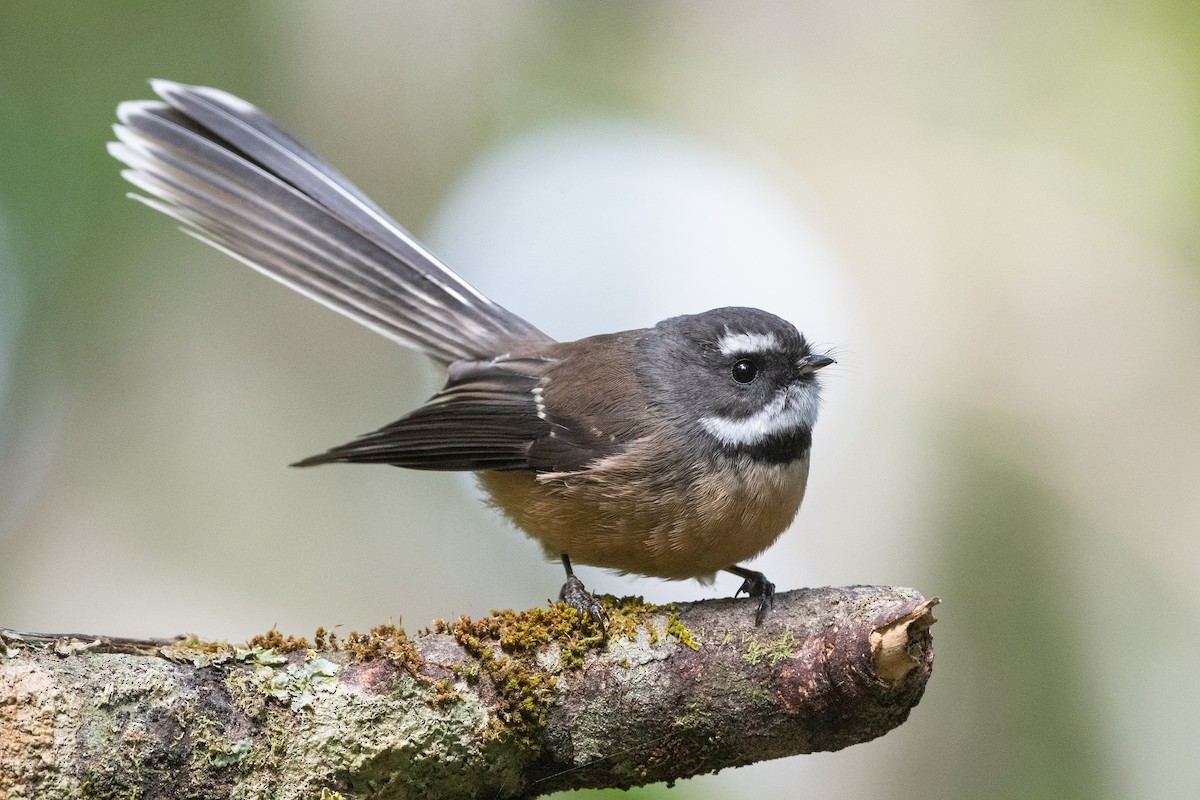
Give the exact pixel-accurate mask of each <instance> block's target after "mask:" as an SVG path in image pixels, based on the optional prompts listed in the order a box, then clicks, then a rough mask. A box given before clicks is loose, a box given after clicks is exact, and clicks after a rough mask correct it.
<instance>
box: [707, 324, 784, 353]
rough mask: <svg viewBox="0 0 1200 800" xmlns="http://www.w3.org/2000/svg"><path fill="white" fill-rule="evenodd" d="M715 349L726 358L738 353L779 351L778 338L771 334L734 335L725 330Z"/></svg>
mask: <svg viewBox="0 0 1200 800" xmlns="http://www.w3.org/2000/svg"><path fill="white" fill-rule="evenodd" d="M717 348H718V349H719V350H720V351H721V352H722V353H723V354H724V355H727V356H733V355H737V354H739V353H768V352H770V351H772V350H779V349H781V348H780V346H779V338H778V337H777V336H776V335H775V334H773V333H734V332H732V331H729V330H726V331H725V335H724V336H722V337H721V338H720V340H719V341H718V342H717Z"/></svg>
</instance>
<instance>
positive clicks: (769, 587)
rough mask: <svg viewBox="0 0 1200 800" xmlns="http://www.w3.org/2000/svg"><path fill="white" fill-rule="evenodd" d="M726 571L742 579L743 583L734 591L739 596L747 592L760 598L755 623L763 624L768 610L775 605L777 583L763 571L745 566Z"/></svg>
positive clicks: (735, 595)
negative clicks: (770, 579) (768, 578)
mask: <svg viewBox="0 0 1200 800" xmlns="http://www.w3.org/2000/svg"><path fill="white" fill-rule="evenodd" d="M726 572H732V573H733V574H734V575H737V576H738V577H740V578H741V579H742V585H741V586H739V587H738V589H737V591H736V592H734V593H733V596H734V597H737V596H738V595H739V594H741V593H742V592H745V593H746V595H747V596H748V597H757V598H758V610H757V611H756V612H755V614H754V624H755V625H762V624H763V620H764V619H766V618H767V611H768V610H770V609H771V607H772V606H774V605H775V584H773V583H771V582H770V581H769V580H767V576H766V575H763V574H762V573H761V572H755V571H754V570H752V569H745V568H744V567H730V568H729V569H727V570H726Z"/></svg>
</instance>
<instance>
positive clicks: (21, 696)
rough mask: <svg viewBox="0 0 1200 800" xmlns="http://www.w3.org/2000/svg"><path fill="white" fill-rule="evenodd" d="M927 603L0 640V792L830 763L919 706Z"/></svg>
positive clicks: (348, 783)
mask: <svg viewBox="0 0 1200 800" xmlns="http://www.w3.org/2000/svg"><path fill="white" fill-rule="evenodd" d="M936 603H937V600H936V599H933V600H928V601H927V600H925V599H924V598H922V597H921V595H920V594H918V593H917V592H915V591H913V590H911V589H896V588H890V587H874V586H855V587H844V588H826V589H808V590H802V591H795V592H787V593H784V594H781V595H779V596H778V598H777V599H776V603H775V608H774V609H773V611H772V612H771V614H770V615H769V617H768V619H767V621H766V623H765V624H764V625H762V626H761V627H757V628H756V627H755V626H754V625H753V621H752V620H753V612H752V609H751V605H752V604H751V603H748V602H747V601H734V600H724V601H710V602H703V603H693V604H686V605H680V606H679V607H678V609H677V610H676V609H675V608H674V607H654V606H649V605H646V604H643V603H641V601H640V600H625V601H613V600H611V599H610V600H609V601H608V602H607V603H606V615H607V617H608V639H607V640H602V639H601V638H600V636H599V635H598V631H597V629H596V628H595V627H594V626H593V625H592V624H591V623H585V624H580V622H579V621H578V619H577V617H576V615H575V612H574V611H572V610H569V609H566V608H565V607H563V606H553V607H551V608H547V609H533V610H530V611H526V612H522V613H520V614H516V613H513V612H498V613H494V614H493V616H491V617H486V618H484V619H480V620H470V619H467V618H461V619H459V620H458V621H456V622H453V623H445V622H437V623H435V624H434V626H433V627H432V629H430V630H426V631H422V632H420V633H419V634H416V635H413V636H411V637H410V636H408V635H407V634H405V632H404V631H402V630H400V629H399V628H396V627H394V626H391V625H385V626H380V627H379V628H376V629H375V630H373V631H372V632H371V633H369V634H361V635H360V634H351V635H349V636H347V637H343V638H340V639H339V638H337V637H334V636H332V635H330V634H328V633H326V632H324V631H318V634H317V636H316V637H315V638H314V640H313V641H312V642H309V641H305V640H302V639H294V638H291V637H283V636H281V635H279V634H278V633H275V632H272V633H270V634H268V635H266V636H263V637H257V638H256V639H255V640H252V641H251V642H250V643H248V644H247V645H246V646H244V647H235V646H231V645H227V644H223V643H212V642H203V641H200V640H198V639H195V638H184V639H176V640H170V641H166V640H162V641H154V640H136V639H122V638H115V637H105V636H80V635H46V634H28V633H19V632H15V631H9V630H5V629H0V793H3V794H5V796H10V797H38V798H45V799H46V800H55V798H67V797H72V798H75V797H91V798H108V797H114V798H115V797H137V798H144V799H145V800H150V799H151V798H172V800H173V799H174V798H180V797H189V798H218V797H220V798H229V797H235V798H237V797H244V798H257V797H275V798H338V797H341V798H345V800H350V799H351V798H355V799H356V800H365V799H366V798H404V797H431V798H441V797H469V796H478V797H496V798H501V797H534V796H537V795H540V794H544V793H547V792H550V791H554V790H559V789H568V788H582V787H605V786H620V787H629V786H636V785H641V784H645V783H650V782H655V781H673V780H675V779H678V778H684V777H688V776H690V775H696V774H699V773H704V772H713V771H715V770H719V769H723V768H725V767H731V766H738V765H742V764H749V763H751V762H755V761H762V760H766V759H771V758H779V757H782V756H787V755H794V754H797V753H809V752H814V751H819V750H837V749H840V748H843V747H847V746H848V745H851V744H855V743H858V742H865V741H868V740H870V739H874V738H875V737H877V736H880V735H882V734H884V733H886V732H887V731H889V730H891V729H892V728H894V727H895V726H897V725H899V724H900V723H902V722H903V721H904V720H905V719H906V718H907V717H908V713H909V711H910V710H911V709H912V707H913V706H914V705H916V703H917V701H918V700H920V698H921V694H922V692H923V691H924V688H925V683H926V681H927V679H928V677H929V674H930V670H931V668H932V664H933V649H932V642H931V638H930V635H929V626H930V625H931V624H932V623H933V621H934V619H933V616H932V614H931V613H930V609H931V608H932V606H933V605H935V604H936Z"/></svg>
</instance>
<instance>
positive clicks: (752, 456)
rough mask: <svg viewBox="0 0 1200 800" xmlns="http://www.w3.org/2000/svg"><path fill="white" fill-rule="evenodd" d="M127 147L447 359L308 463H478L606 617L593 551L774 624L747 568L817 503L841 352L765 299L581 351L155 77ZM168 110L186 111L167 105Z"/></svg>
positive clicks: (251, 235)
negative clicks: (388, 419)
mask: <svg viewBox="0 0 1200 800" xmlns="http://www.w3.org/2000/svg"><path fill="white" fill-rule="evenodd" d="M151 85H152V87H153V89H154V91H155V93H156V94H158V95H159V97H161V98H162V101H157V100H137V101H126V102H123V103H121V104H120V105H119V106H118V107H117V117H118V119H119V120H120V123H121V124H118V125H114V126H113V127H114V130H115V131H116V137H117V140H118V141H116V142H110V143H109V145H108V148H109V152H110V153H111V154H112V155H113V156H114V157H116V158H117V159H119V160H120V161H122V162H124V163H125V164H126V165H127V167H128V169H125V170H123V171H122V175H123V176H124V177H125V178H126V179H127V180H128V181H129V182H130V183H132V184H133V185H134V186H135V187H136V188H137V189H139V190H140V191H141V192H143V193H144V194H137V193H131V194H130V197H132V198H134V199H136V200H139V201H141V202H143V203H145V204H146V205H148V206H150V207H151V208H155V209H157V210H159V211H161V212H163V213H164V214H167V215H169V216H171V217H174V218H175V219H177V220H178V221H180V222H182V223H183V225H184V231H185V232H186V233H188V234H190V235H192V236H194V237H196V238H197V239H200V240H201V241H203V242H206V243H208V244H210V245H212V246H213V247H215V248H217V249H218V250H222V251H224V252H225V253H228V254H229V255H231V256H233V257H234V258H236V259H238V260H240V261H242V262H244V263H246V264H248V265H249V266H251V267H253V268H254V269H256V270H258V271H259V272H261V273H263V274H265V275H267V276H268V277H270V278H274V279H275V280H277V281H279V282H281V283H283V284H285V285H287V286H290V287H291V288H292V289H295V290H296V291H298V292H301V293H302V294H305V295H307V296H308V297H310V298H312V299H314V300H316V301H318V302H320V303H323V304H324V305H326V306H328V307H330V308H332V309H333V310H335V311H338V312H340V313H342V314H345V315H346V316H348V317H350V318H351V319H353V320H355V321H357V322H359V323H361V324H363V325H366V326H367V327H368V328H371V329H372V330H374V331H376V332H378V333H380V334H382V335H384V336H386V337H388V338H390V339H393V340H395V341H397V342H399V343H401V344H403V345H405V346H408V347H411V348H414V349H416V350H418V351H420V352H422V353H424V354H426V355H427V356H429V357H430V358H432V359H433V360H434V361H437V362H438V363H440V364H442V365H444V366H445V367H446V370H447V379H446V385H445V387H444V388H443V389H442V390H441V391H439V392H438V393H437V394H435V395H434V396H433V397H431V398H430V399H429V400H428V402H426V403H425V404H424V405H422V406H420V407H419V408H417V409H416V410H414V411H412V412H411V413H409V414H408V415H407V416H405V417H403V418H401V419H399V420H397V421H396V422H393V423H391V424H390V425H387V426H385V427H383V428H380V429H379V430H377V431H375V432H373V433H368V434H365V435H363V436H360V437H359V438H357V439H355V440H353V441H351V442H348V443H347V444H343V445H340V446H338V447H334V448H332V449H330V450H328V451H327V452H325V453H322V454H320V455H315V456H312V457H310V458H306V459H304V460H302V461H300V462H298V463H297V466H312V465H315V464H325V463H329V462H362V463H376V464H391V465H394V466H399V467H408V468H411V469H427V470H462V471H471V472H475V473H476V474H477V475H478V478H479V482H480V484H481V485H482V486H483V488H484V489H485V490H486V491H487V492H488V494H489V495H490V497H491V503H492V504H493V505H494V506H495V507H496V508H497V509H499V510H500V511H501V512H502V513H503V514H504V515H505V516H506V517H508V519H509V520H511V521H512V522H513V523H514V524H515V525H516V526H517V527H518V528H520V529H521V530H523V531H525V532H526V533H527V534H528V535H529V536H531V537H533V538H534V539H536V540H537V541H538V543H539V544H541V546H542V547H543V548H544V550H545V551H546V554H547V556H548V557H550V558H560V559H561V560H562V564H563V567H564V568H565V570H566V575H567V579H566V583H565V584H564V585H563V587H562V591H561V592H560V595H559V596H560V599H562V600H564V601H565V602H567V603H569V604H570V605H572V606H574V607H575V608H576V609H578V611H579V613H580V615H581V616H591V617H593V618H594V619H595V620H596V621H597V622H599V623H600V625H601V627H603V618H602V614H601V608H600V605H599V603H598V602H597V601H596V600H595V598H594V597H593V596H592V595H591V594H589V593H588V592H587V591H586V589H585V588H584V586H583V584H582V582H581V581H580V580H579V579H578V578H577V577H576V576H575V574H574V571H573V570H572V566H571V565H572V560H574V561H575V562H577V563H582V564H590V565H593V566H597V567H605V568H610V569H614V570H618V571H620V572H623V573H637V574H641V575H649V576H655V577H659V578H666V579H671V580H681V579H686V578H698V579H700V580H702V581H711V580H712V578H713V577H714V576H715V574H716V573H717V572H718V571H722V570H724V571H726V572H730V573H733V574H734V575H737V576H738V577H740V578H742V581H743V582H742V585H741V586H740V587H739V588H738V590H737V592H735V594H734V596H735V597H736V596H737V595H738V594H741V593H742V592H746V593H747V595H749V596H750V597H753V598H757V600H758V605H757V607H756V611H755V622H756V624H761V623H762V621H763V619H764V617H765V615H766V613H767V610H768V609H769V608H770V606H771V605H772V603H773V599H774V592H775V586H774V584H772V583H771V582H770V581H768V580H767V578H766V576H764V575H763V574H762V573H761V572H756V571H753V570H750V569H747V568H745V567H742V566H739V563H740V562H742V561H745V560H747V559H749V558H752V557H753V556H755V555H757V554H758V553H760V552H762V551H763V550H764V549H766V548H767V547H768V546H769V545H771V544H772V543H773V542H774V541H775V539H776V538H778V536H779V535H780V534H781V533H782V532H783V530H784V529H785V528H787V527H788V525H789V524H791V522H792V520H793V518H794V517H795V516H796V513H797V511H798V510H799V508H800V502H801V500H802V499H803V498H804V488H805V484H806V483H807V480H808V467H809V451H810V448H811V445H812V430H813V425H814V424H815V423H816V420H817V411H818V407H819V399H820V386H819V384H818V380H817V372H818V371H819V370H820V369H822V368H823V367H826V366H828V365H829V364H832V363H834V360H833V359H832V358H831V357H830V356H829V355H827V354H825V353H820V352H815V351H814V349H813V347H812V346H811V345H810V344H809V342H808V341H807V340H806V339H805V338H804V336H803V335H802V334H801V333H800V332H799V331H797V330H796V328H795V327H793V326H792V325H791V324H790V323H788V322H786V321H784V320H783V319H780V318H779V317H777V316H774V315H772V314H769V313H767V312H765V311H760V310H758V309H754V308H739V307H730V308H718V309H714V310H711V311H705V312H703V313H700V314H691V315H684V316H678V317H672V318H670V319H667V320H663V321H662V322H659V323H658V324H657V325H655V326H654V327H652V328H642V329H638V330H630V331H623V332H621V333H609V334H601V335H598V336H590V337H588V338H585V339H580V340H578V341H574V342H559V341H556V340H554V339H552V338H551V337H549V336H547V335H546V334H544V333H542V332H541V331H540V330H538V329H537V328H536V327H534V326H533V325H532V324H530V323H529V322H527V321H525V320H524V319H522V318H521V317H519V316H517V315H516V314H513V313H512V312H510V311H508V310H506V309H504V308H502V307H500V306H499V305H497V304H496V303H494V302H492V301H491V300H489V299H488V298H486V297H484V296H483V295H482V294H480V293H479V291H477V290H476V289H475V288H474V287H472V286H471V285H470V284H468V283H467V282H466V281H464V280H463V279H462V278H461V277H459V276H458V275H456V274H455V273H454V272H453V271H451V270H450V269H449V268H448V267H447V266H446V265H444V264H443V263H442V262H441V261H439V260H438V259H437V258H436V257H434V256H433V255H432V254H431V253H430V252H429V251H428V250H426V249H425V247H424V245H422V244H421V243H420V242H419V241H417V240H416V238H415V237H413V236H412V235H411V234H410V233H409V232H408V231H406V230H405V229H404V228H402V227H401V226H400V225H399V224H397V223H396V222H395V221H393V220H392V219H391V218H390V217H388V216H387V214H385V213H384V212H383V211H382V210H381V209H380V208H379V207H378V206H377V205H375V204H374V203H373V202H372V201H371V200H370V199H368V198H367V197H366V195H364V194H363V193H362V192H361V191H359V190H358V189H357V188H356V187H355V186H353V185H352V184H351V183H350V182H349V181H348V180H347V179H346V178H344V177H343V176H342V175H341V174H340V173H338V172H337V171H336V170H334V169H333V168H332V167H330V166H329V165H328V164H327V163H326V162H324V161H322V160H321V159H319V158H318V157H316V156H315V155H313V154H312V153H311V152H309V151H308V150H307V149H306V148H305V147H304V146H303V145H301V144H300V143H299V142H298V141H297V140H296V139H294V138H293V137H292V136H291V135H290V134H289V133H287V132H286V131H285V130H283V128H281V127H279V126H278V125H277V124H276V123H275V122H274V121H272V120H271V119H270V118H269V117H267V116H266V115H265V114H264V113H263V112H262V111H260V110H259V109H257V108H256V107H254V106H253V105H251V104H250V103H247V102H246V101H244V100H242V99H240V98H237V97H234V96H233V95H230V94H228V93H226V92H223V91H220V90H217V89H211V88H206V87H197V86H185V85H182V84H178V83H173V82H170V81H165V80H154V81H151ZM164 101H165V102H164Z"/></svg>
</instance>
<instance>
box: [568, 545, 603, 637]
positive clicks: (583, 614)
mask: <svg viewBox="0 0 1200 800" xmlns="http://www.w3.org/2000/svg"><path fill="white" fill-rule="evenodd" d="M562 565H563V569H565V570H566V571H567V582H566V583H564V584H563V586H562V589H561V590H559V593H558V599H559V600H561V601H563V602H564V603H566V604H567V605H569V606H570V607H571V608H573V609H575V610H576V611H578V612H579V619H581V620H583V619H587V618H588V617H591V618H592V619H594V620H595V621H596V624H597V625H599V626H600V635H601V636H605V635H606V633H605V630H604V617H603V615H602V614H601V613H600V601H599V600H597V599H596V598H595V597H594V596H593V595H592V594H591V592H589V591H588V590H587V589H585V588H583V581H581V580H579V578H576V577H575V570H573V569H571V559H570V558H569V557H568V556H567V554H566V553H563V554H562Z"/></svg>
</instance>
